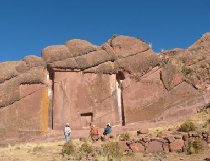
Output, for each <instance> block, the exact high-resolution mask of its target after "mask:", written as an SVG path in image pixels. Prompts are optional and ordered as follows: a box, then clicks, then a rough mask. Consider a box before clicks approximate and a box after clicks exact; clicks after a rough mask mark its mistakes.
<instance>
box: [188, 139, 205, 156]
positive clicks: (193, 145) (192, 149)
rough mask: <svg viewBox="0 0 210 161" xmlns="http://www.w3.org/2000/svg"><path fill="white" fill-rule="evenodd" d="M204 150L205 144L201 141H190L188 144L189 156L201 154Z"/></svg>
mask: <svg viewBox="0 0 210 161" xmlns="http://www.w3.org/2000/svg"><path fill="white" fill-rule="evenodd" d="M202 150H203V143H202V141H201V140H195V141H190V142H188V144H187V154H195V153H199V152H200V151H202Z"/></svg>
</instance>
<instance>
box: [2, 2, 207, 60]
mask: <svg viewBox="0 0 210 161" xmlns="http://www.w3.org/2000/svg"><path fill="white" fill-rule="evenodd" d="M205 32H210V1H209V0H104V1H103V0H74V1H73V0H0V62H2V61H9V60H20V59H22V58H24V57H25V56H27V55H37V56H41V50H42V49H43V48H44V47H47V46H49V45H58V44H63V43H64V42H65V41H67V40H70V39H74V38H80V39H85V40H88V41H90V42H92V43H93V44H96V45H100V44H102V43H103V42H105V41H106V40H107V39H109V38H110V37H112V35H114V34H117V35H120V34H123V35H130V36H135V37H139V38H142V39H144V40H146V41H147V42H150V43H152V46H153V50H154V51H156V52H158V51H160V50H161V49H172V48H187V47H188V46H190V45H191V44H192V43H193V42H194V41H196V40H197V39H198V38H199V37H201V36H202V34H203V33H205Z"/></svg>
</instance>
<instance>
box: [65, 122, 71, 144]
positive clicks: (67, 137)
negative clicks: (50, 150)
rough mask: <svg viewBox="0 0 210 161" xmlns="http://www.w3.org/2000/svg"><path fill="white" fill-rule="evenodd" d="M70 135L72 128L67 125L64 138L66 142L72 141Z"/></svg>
mask: <svg viewBox="0 0 210 161" xmlns="http://www.w3.org/2000/svg"><path fill="white" fill-rule="evenodd" d="M70 135H71V128H70V126H69V123H66V125H65V128H64V136H65V140H66V142H69V141H70Z"/></svg>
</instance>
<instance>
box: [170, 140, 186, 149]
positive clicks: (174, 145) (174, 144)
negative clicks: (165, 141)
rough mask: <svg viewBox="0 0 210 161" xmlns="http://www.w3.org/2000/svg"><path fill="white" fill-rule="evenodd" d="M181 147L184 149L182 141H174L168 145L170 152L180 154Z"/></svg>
mask: <svg viewBox="0 0 210 161" xmlns="http://www.w3.org/2000/svg"><path fill="white" fill-rule="evenodd" d="M183 147H184V141H183V140H182V139H176V140H175V141H173V142H172V143H171V144H170V151H171V152H182V149H183Z"/></svg>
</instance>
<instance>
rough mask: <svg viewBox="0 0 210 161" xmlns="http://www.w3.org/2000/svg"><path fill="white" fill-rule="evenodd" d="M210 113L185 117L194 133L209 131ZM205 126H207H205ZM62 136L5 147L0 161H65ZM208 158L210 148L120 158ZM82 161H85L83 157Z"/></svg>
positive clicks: (159, 130) (163, 130) (158, 131)
mask: <svg viewBox="0 0 210 161" xmlns="http://www.w3.org/2000/svg"><path fill="white" fill-rule="evenodd" d="M209 114H210V111H209V110H208V109H207V110H206V111H202V112H199V113H198V114H196V115H194V116H192V117H190V118H188V120H190V121H192V122H194V123H195V125H196V126H197V132H200V131H203V130H206V129H208V128H209V127H208V123H209V116H210V115H209ZM206 123H207V125H206ZM180 124H181V122H177V123H175V124H173V125H172V124H170V125H168V126H160V127H156V128H153V129H149V130H148V131H149V133H147V134H141V135H140V137H150V138H154V137H157V136H159V137H160V135H164V134H167V133H168V132H171V131H173V130H176V129H177V127H178V126H180ZM128 133H129V136H130V139H129V141H132V140H133V139H137V135H136V133H134V131H129V132H128ZM114 137H115V138H114V139H110V140H109V141H106V142H108V143H109V142H114V141H116V138H117V135H115V136H114ZM60 138H61V137H58V138H57V139H56V138H51V140H50V139H48V141H46V140H41V141H40V140H39V141H38V140H36V141H34V142H31V143H21V144H15V145H12V146H11V145H8V146H5V147H1V148H0V161H65V160H68V159H67V157H63V155H62V149H63V145H64V143H65V142H64V140H61V139H60ZM88 141H90V140H89V139H88V138H82V139H73V143H74V144H75V145H78V146H79V145H81V144H83V143H84V142H88ZM102 144H104V142H102V141H99V142H94V143H91V146H93V147H98V148H99V147H100V146H101V145H102ZM209 157H210V147H209V145H207V146H205V148H204V150H201V151H199V153H198V154H191V155H189V154H186V152H169V153H167V152H164V151H163V152H155V153H150V152H143V153H133V152H132V151H131V153H127V154H126V155H125V153H124V155H123V158H122V159H121V160H122V161H156V160H157V161H179V160H183V161H204V160H205V158H209ZM83 160H88V159H85V158H83ZM89 160H91V161H93V160H94V159H93V158H92V157H89ZM98 161H106V160H105V159H104V158H103V157H101V158H98Z"/></svg>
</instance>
